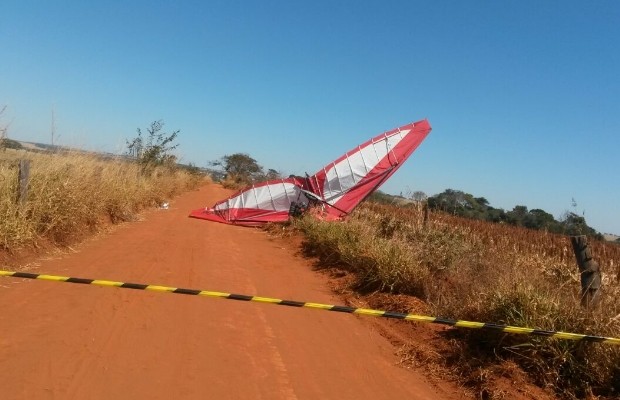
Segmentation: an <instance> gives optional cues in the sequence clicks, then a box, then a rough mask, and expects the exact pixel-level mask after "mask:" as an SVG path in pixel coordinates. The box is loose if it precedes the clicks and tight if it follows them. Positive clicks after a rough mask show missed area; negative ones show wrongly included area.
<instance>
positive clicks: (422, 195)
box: [411, 190, 428, 202]
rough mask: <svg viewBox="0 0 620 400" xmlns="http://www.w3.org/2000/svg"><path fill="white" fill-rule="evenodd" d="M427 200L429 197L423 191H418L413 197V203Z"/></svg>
mask: <svg viewBox="0 0 620 400" xmlns="http://www.w3.org/2000/svg"><path fill="white" fill-rule="evenodd" d="M426 199H428V196H427V195H426V193H424V192H423V191H421V190H416V191H415V192H413V194H412V195H411V200H413V201H417V202H422V201H426Z"/></svg>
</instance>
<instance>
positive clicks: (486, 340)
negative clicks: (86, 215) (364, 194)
mask: <svg viewBox="0 0 620 400" xmlns="http://www.w3.org/2000/svg"><path fill="white" fill-rule="evenodd" d="M423 220H424V216H423V212H422V210H421V209H419V208H415V207H414V208H398V207H393V206H384V205H378V204H372V203H366V204H362V205H361V206H360V207H359V208H358V209H357V210H356V211H355V212H354V213H353V214H352V215H351V216H349V218H348V219H347V220H346V221H343V222H321V221H317V220H316V219H314V218H311V217H306V218H302V219H300V220H296V221H295V222H294V225H295V226H296V227H297V228H299V229H301V230H302V231H303V232H304V234H305V236H306V243H305V246H306V248H307V249H308V250H309V251H310V252H312V253H314V254H315V255H317V256H319V257H320V258H321V260H322V261H324V262H328V263H338V264H339V265H340V267H341V268H342V267H344V268H346V269H347V270H349V271H352V272H354V273H355V274H356V276H357V282H356V286H357V287H358V288H365V289H370V290H380V291H387V292H391V293H402V294H409V295H414V296H418V297H420V298H422V299H424V300H425V301H426V302H427V303H428V304H429V305H430V306H431V308H432V309H433V312H434V313H435V314H436V315H439V316H443V317H448V318H454V319H465V320H472V321H481V322H495V323H499V324H507V325H517V326H527V327H534V328H539V329H547V330H560V331H569V332H577V333H587V334H596V335H603V336H615V337H617V336H619V335H620V282H618V281H617V280H616V276H615V273H616V271H609V273H608V274H607V275H605V276H604V285H605V286H604V290H605V293H604V296H603V300H602V303H601V304H600V306H599V308H598V309H597V310H596V311H595V312H593V313H587V312H586V311H584V310H583V309H582V308H581V307H580V306H579V288H580V285H579V272H578V269H577V266H576V263H575V260H574V255H573V252H572V248H571V245H570V240H569V238H568V237H566V236H559V235H553V234H549V233H545V232H538V231H530V230H526V229H522V228H516V227H512V226H505V225H500V224H491V223H486V222H481V221H472V220H468V219H463V218H458V217H454V216H450V215H446V214H442V213H433V214H432V215H431V219H430V221H429V223H428V224H426V225H425V224H424V223H423ZM592 247H593V254H594V256H595V257H596V259H597V260H598V261H599V263H600V264H601V266H602V267H603V270H604V272H607V271H605V267H612V266H614V265H616V266H617V265H618V263H619V262H620V246H616V245H613V244H605V243H600V242H594V243H592ZM450 335H452V336H453V337H456V338H458V343H460V345H459V347H458V348H455V353H454V354H453V355H451V357H452V359H458V360H459V361H458V363H457V364H458V365H459V368H461V370H462V372H463V373H471V372H472V370H474V369H476V368H482V367H483V366H484V365H491V364H493V363H494V362H497V361H498V359H513V360H514V361H515V362H517V363H518V364H520V365H521V366H522V367H523V368H524V369H525V370H526V371H528V372H529V373H530V374H531V376H532V378H533V379H534V380H535V381H537V382H538V383H539V384H540V385H541V386H551V387H553V388H554V389H555V390H556V391H557V392H558V393H561V394H563V395H565V396H566V397H568V398H570V397H571V396H576V397H578V398H582V397H584V396H585V394H586V393H589V391H592V392H593V393H595V394H597V395H602V396H610V397H613V396H620V348H618V347H617V346H606V345H601V344H596V343H576V342H569V341H561V340H549V339H545V338H539V337H534V336H522V335H509V334H503V333H496V332H489V331H483V330H480V331H476V330H458V331H454V332H451V333H450ZM474 361H475V362H474ZM468 369H469V370H468Z"/></svg>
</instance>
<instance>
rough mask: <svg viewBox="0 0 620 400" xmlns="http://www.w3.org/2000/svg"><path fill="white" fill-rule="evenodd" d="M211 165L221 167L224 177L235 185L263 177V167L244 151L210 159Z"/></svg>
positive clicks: (246, 183) (245, 183)
mask: <svg viewBox="0 0 620 400" xmlns="http://www.w3.org/2000/svg"><path fill="white" fill-rule="evenodd" d="M211 165H213V166H216V167H221V168H222V169H223V170H224V172H225V174H226V179H227V180H230V181H233V182H234V183H235V184H237V185H249V184H251V183H254V182H256V181H258V180H261V179H264V177H265V175H264V174H263V167H262V166H260V165H259V164H258V162H257V161H256V160H255V159H253V158H252V157H250V156H249V155H248V154H245V153H235V154H231V155H225V156H224V157H222V158H221V159H219V160H216V161H212V162H211ZM270 172H275V173H277V171H275V170H270Z"/></svg>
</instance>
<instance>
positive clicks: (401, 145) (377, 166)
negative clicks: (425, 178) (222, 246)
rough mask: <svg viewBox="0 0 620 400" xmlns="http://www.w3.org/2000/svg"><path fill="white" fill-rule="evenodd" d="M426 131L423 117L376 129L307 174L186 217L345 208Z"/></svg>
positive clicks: (257, 219) (240, 220)
mask: <svg viewBox="0 0 620 400" xmlns="http://www.w3.org/2000/svg"><path fill="white" fill-rule="evenodd" d="M430 131H431V126H430V124H429V123H428V121H427V120H422V121H418V122H413V123H411V124H408V125H404V126H401V127H400V128H396V129H394V130H391V131H389V132H385V133H382V134H381V135H379V136H376V137H374V138H372V139H370V140H369V141H367V142H365V143H363V144H361V145H359V146H357V147H356V148H354V149H353V150H351V151H349V152H347V153H345V154H344V155H343V156H341V157H340V158H338V159H336V160H334V161H332V162H331V163H329V164H327V165H326V166H325V167H323V168H322V169H320V170H319V171H318V172H317V173H316V174H314V175H312V176H308V175H306V177H297V176H291V177H289V178H284V179H275V180H269V181H266V182H262V183H259V184H256V185H252V186H251V187H248V188H245V189H243V190H241V191H239V192H237V193H235V194H234V195H232V196H231V197H229V198H227V199H225V200H222V201H219V202H217V203H215V205H214V206H213V207H211V208H203V209H199V210H194V211H192V212H191V214H190V217H194V218H201V219H206V220H209V221H216V222H222V223H227V224H237V225H248V226H253V225H260V224H263V223H267V222H283V221H287V220H288V219H289V217H290V216H291V215H295V214H298V213H300V212H303V211H305V210H307V209H311V210H312V211H313V212H314V213H315V215H317V216H319V217H321V218H324V219H338V218H341V217H343V216H345V215H347V214H349V213H350V212H351V211H353V209H354V208H355V207H356V206H357V205H358V204H359V203H360V202H361V201H362V200H364V199H365V198H366V197H368V196H369V195H370V194H371V193H372V192H373V191H374V190H376V189H377V188H378V187H379V186H381V185H382V184H383V183H384V182H385V181H386V180H387V179H388V178H389V177H390V176H392V174H394V172H396V170H397V169H398V168H399V167H400V166H401V165H402V164H403V162H405V160H407V158H409V156H410V155H411V153H413V151H414V150H415V149H416V148H417V147H418V146H419V145H420V143H421V142H422V141H423V140H424V138H425V137H426V136H427V135H428V133H429V132H430Z"/></svg>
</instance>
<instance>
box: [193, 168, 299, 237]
mask: <svg viewBox="0 0 620 400" xmlns="http://www.w3.org/2000/svg"><path fill="white" fill-rule="evenodd" d="M301 186H302V183H301V182H300V181H299V180H298V179H296V178H288V179H278V180H271V181H266V182H262V183H260V184H257V185H253V186H251V187H249V188H246V189H243V190H241V191H239V192H237V193H235V194H234V195H232V196H231V197H229V198H227V199H225V200H222V201H219V202H217V203H216V204H215V205H214V206H213V207H212V208H207V209H199V210H194V211H192V212H191V214H190V217H194V218H201V219H206V220H210V221H216V222H223V223H228V224H239V225H250V226H252V225H260V224H263V223H266V222H283V221H286V220H288V216H289V210H290V208H291V204H292V203H293V202H295V203H298V204H303V205H307V204H308V199H307V198H306V195H305V194H304V193H303V192H302V189H301Z"/></svg>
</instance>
